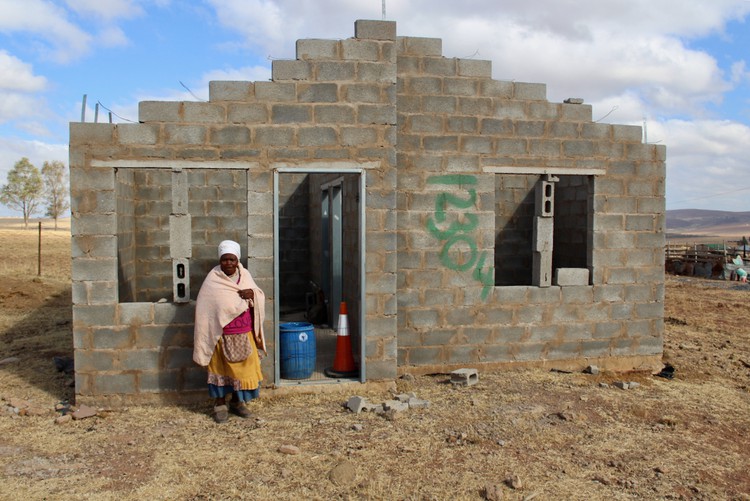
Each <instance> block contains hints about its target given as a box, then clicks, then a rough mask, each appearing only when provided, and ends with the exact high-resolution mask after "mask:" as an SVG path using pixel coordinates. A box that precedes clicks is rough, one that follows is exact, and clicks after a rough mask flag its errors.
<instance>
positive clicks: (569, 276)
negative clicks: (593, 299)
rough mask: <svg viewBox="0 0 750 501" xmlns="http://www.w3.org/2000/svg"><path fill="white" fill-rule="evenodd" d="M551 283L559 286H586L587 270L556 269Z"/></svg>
mask: <svg viewBox="0 0 750 501" xmlns="http://www.w3.org/2000/svg"><path fill="white" fill-rule="evenodd" d="M553 283H554V285H559V286H573V285H588V284H589V270H588V268H556V269H555V278H554V282H553Z"/></svg>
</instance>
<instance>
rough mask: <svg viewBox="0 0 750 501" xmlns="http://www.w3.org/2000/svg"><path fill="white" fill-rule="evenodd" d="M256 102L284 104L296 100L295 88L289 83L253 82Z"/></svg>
mask: <svg viewBox="0 0 750 501" xmlns="http://www.w3.org/2000/svg"><path fill="white" fill-rule="evenodd" d="M255 98H256V99H257V100H258V102H261V103H262V102H268V103H274V102H277V103H278V102H284V101H296V100H297V86H296V84H294V83H291V82H255Z"/></svg>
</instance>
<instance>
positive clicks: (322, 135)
mask: <svg viewBox="0 0 750 501" xmlns="http://www.w3.org/2000/svg"><path fill="white" fill-rule="evenodd" d="M298 141H299V145H300V146H303V147H310V146H333V145H337V144H339V140H338V135H337V134H336V129H334V128H333V127H306V128H301V129H300V130H299V133H298Z"/></svg>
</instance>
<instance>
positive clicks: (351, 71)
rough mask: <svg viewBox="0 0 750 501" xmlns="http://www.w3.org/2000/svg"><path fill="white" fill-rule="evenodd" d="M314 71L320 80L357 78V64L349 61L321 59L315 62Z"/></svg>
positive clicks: (339, 80)
mask: <svg viewBox="0 0 750 501" xmlns="http://www.w3.org/2000/svg"><path fill="white" fill-rule="evenodd" d="M314 73H315V75H316V80H317V81H319V82H347V81H352V80H354V79H355V76H356V74H357V66H356V63H354V62H348V61H321V62H317V63H315V64H314Z"/></svg>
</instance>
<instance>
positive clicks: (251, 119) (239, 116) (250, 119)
mask: <svg viewBox="0 0 750 501" xmlns="http://www.w3.org/2000/svg"><path fill="white" fill-rule="evenodd" d="M227 121H228V122H230V123H244V124H261V123H265V122H267V121H268V107H267V105H266V104H258V103H247V104H245V103H242V104H233V105H230V106H229V107H228V109H227Z"/></svg>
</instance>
